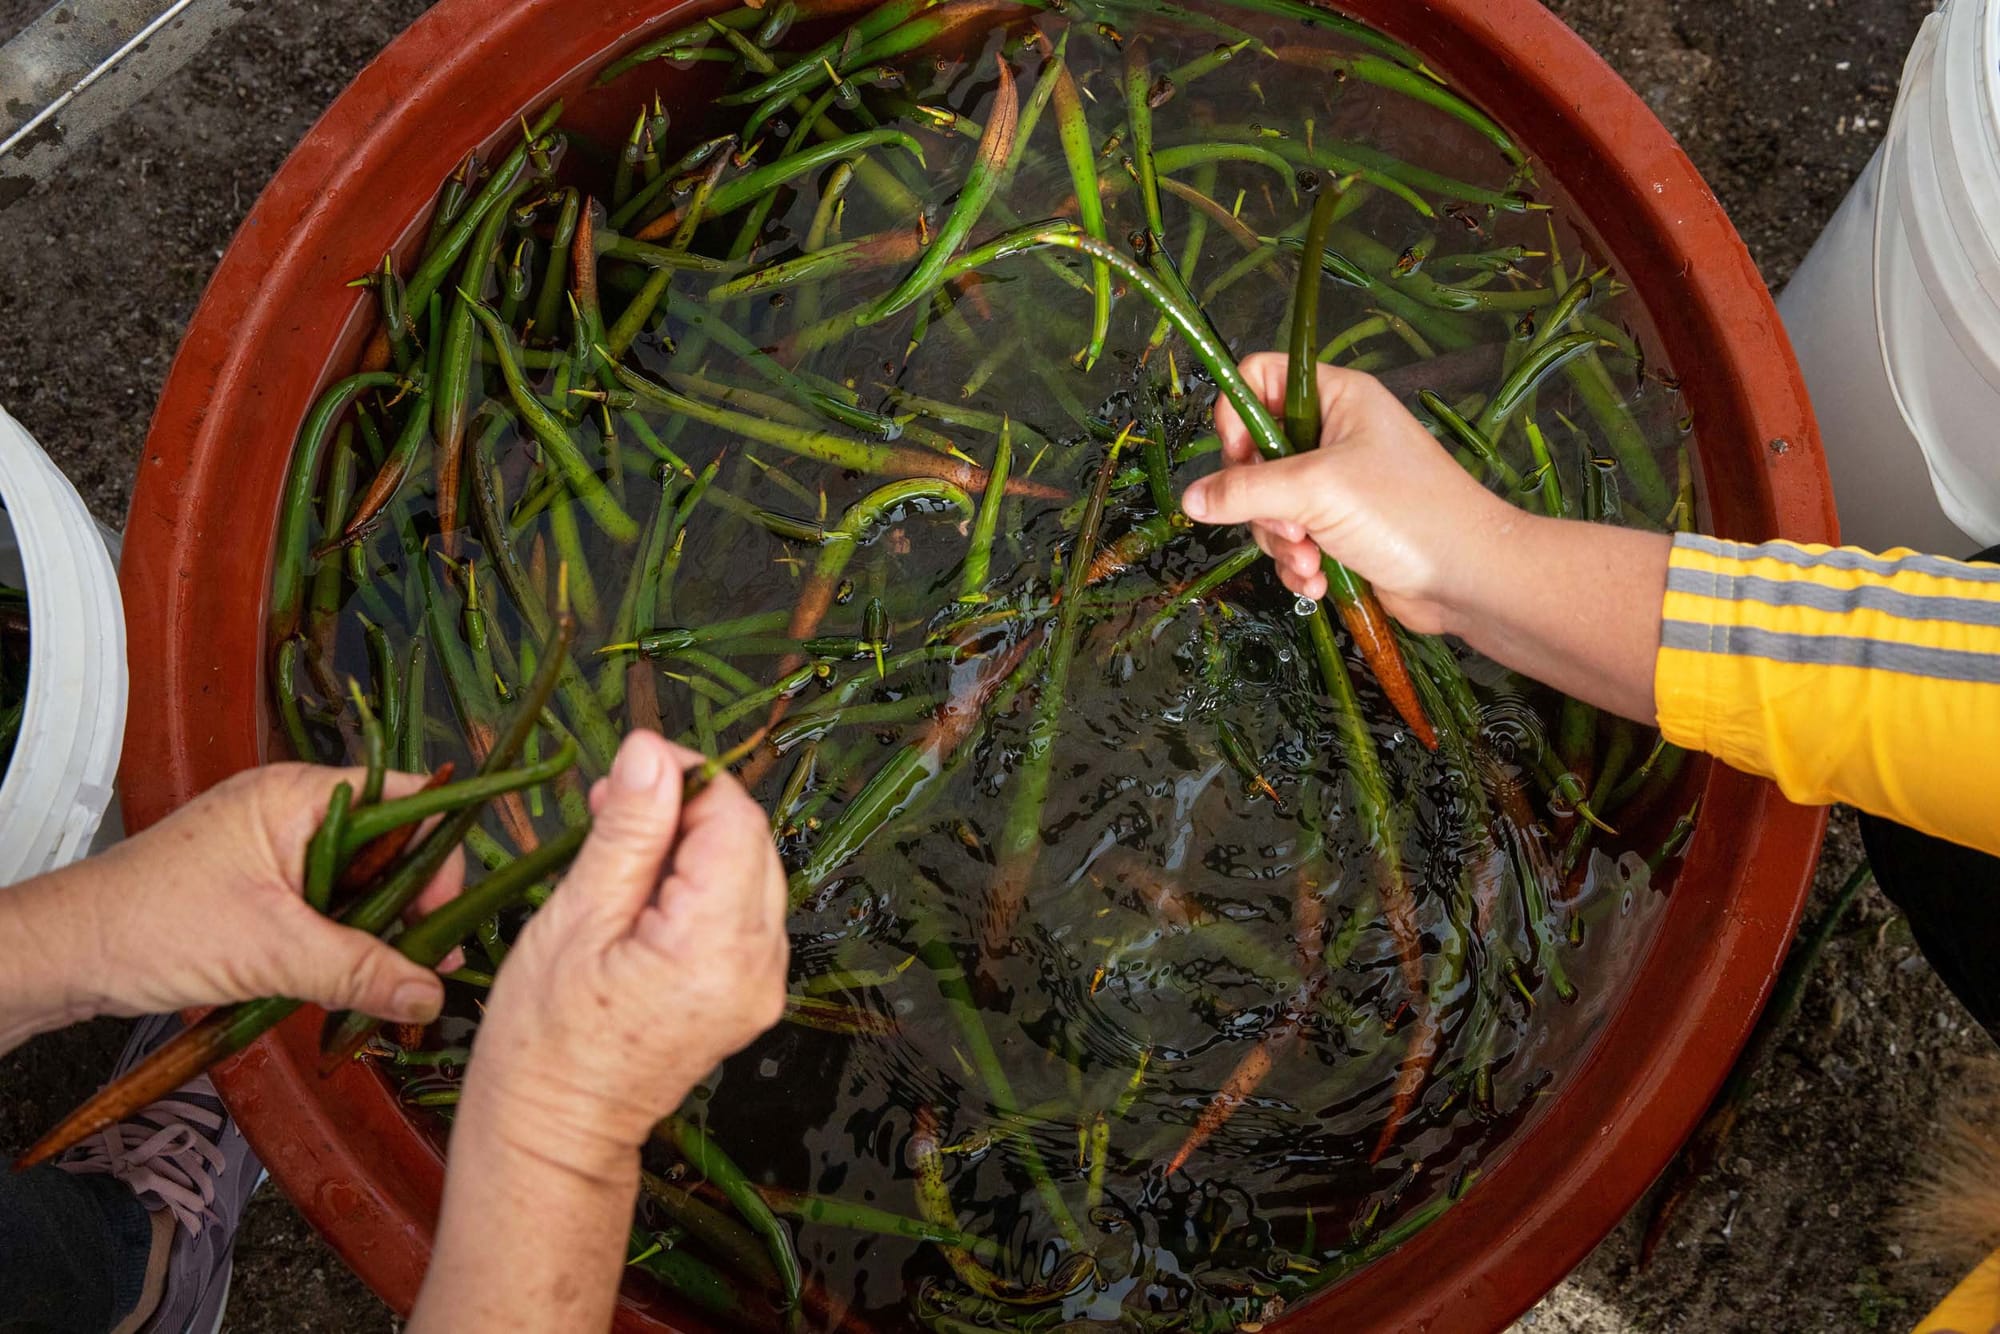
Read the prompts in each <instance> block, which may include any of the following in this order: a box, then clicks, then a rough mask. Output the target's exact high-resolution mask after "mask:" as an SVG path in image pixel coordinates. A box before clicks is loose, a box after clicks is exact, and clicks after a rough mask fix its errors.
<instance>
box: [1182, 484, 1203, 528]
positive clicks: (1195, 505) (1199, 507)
mask: <svg viewBox="0 0 2000 1334" xmlns="http://www.w3.org/2000/svg"><path fill="white" fill-rule="evenodd" d="M1181 508H1182V509H1184V510H1186V511H1187V516H1188V517H1189V518H1190V519H1200V518H1204V517H1206V516H1207V514H1208V488H1207V487H1205V486H1203V485H1202V484H1201V483H1199V482H1194V483H1191V484H1190V485H1189V486H1188V489H1187V490H1186V492H1184V493H1183V494H1182V496H1181Z"/></svg>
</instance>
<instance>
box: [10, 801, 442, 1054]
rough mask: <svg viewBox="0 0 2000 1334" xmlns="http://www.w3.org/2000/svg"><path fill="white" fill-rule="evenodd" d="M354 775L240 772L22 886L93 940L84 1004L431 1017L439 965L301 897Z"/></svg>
mask: <svg viewBox="0 0 2000 1334" xmlns="http://www.w3.org/2000/svg"><path fill="white" fill-rule="evenodd" d="M363 778H364V775H363V773H362V771H361V770H359V769H327V768H320V767H318V766H315V765H307V764H274V765H270V766H268V767H266V768H262V769H252V770H248V771H246V772H244V773H240V774H237V775H236V776H235V777H233V778H230V779H228V780H227V781H225V782H223V783H221V784H219V785H218V786H216V787H214V788H212V789H210V790H209V791H208V792H206V793H204V794H203V795H201V796H200V797H197V798H196V799H195V800H193V801H191V802H189V803H188V804H187V805H186V806H183V807H182V808H181V809H180V810H178V811H175V812H174V813H173V814H172V815H170V816H168V817H167V818H166V819H164V820H162V821H161V822H160V823H159V824H157V825H154V826H153V827H152V828H150V829H148V830H146V831H145V832H143V833H141V834H138V835H135V836H134V837H133V838H131V839H128V840H127V841H125V842H124V843H121V844H119V845H117V846H116V847H114V848H112V849H111V850H110V851H108V852H105V853H103V854H102V855H100V856H97V857H93V858H91V859H90V860H89V861H86V862H80V863H78V864H77V865H75V866H73V867H70V868H68V869H66V870H63V871H60V872H57V873H56V874H55V875H53V876H48V877H44V881H45V882H47V883H46V884H45V885H37V884H35V883H34V882H31V883H30V884H29V885H27V886H23V888H24V889H30V890H40V889H45V890H47V891H49V892H51V894H52V895H53V900H52V901H53V902H55V903H57V904H59V905H60V906H61V907H62V908H63V909H64V912H63V914H62V915H63V916H64V917H65V918H67V919H69V924H70V925H71V926H72V927H80V928H82V929H83V930H85V931H87V933H88V935H87V937H86V938H88V939H91V940H93V941H94V950H95V955H96V966H94V967H93V968H91V969H90V974H91V975H90V977H89V979H88V982H89V985H90V986H91V987H93V988H95V990H96V995H95V997H94V999H93V1003H92V1004H91V1005H90V1006H89V1007H88V1008H90V1009H92V1010H95V1011H96V1012H98V1013H110V1014H154V1013H159V1012H161V1011H165V1010H177V1009H183V1008H186V1007H189V1006H195V1005H213V1004H219V1003H222V1002H226V1001H239V1000H254V999H256V998H258V997H261V996H290V997H294V998H296V999H299V1000H307V1001H313V1002H315V1003H317V1004H320V1005H324V1006H326V1007H328V1008H330V1009H357V1010H361V1011H363V1012H365V1013H367V1014H370V1015H373V1016H375V1017H377V1018H381V1019H388V1020H392V1021H395V1022H399V1023H427V1022H429V1021H430V1020H432V1019H434V1018H436V1017H437V1013H438V1010H439V1008H440V1007H441V1006H442V1005H443V1003H444V987H443V984H442V983H440V982H439V981H438V978H437V976H436V974H434V973H432V972H431V971H430V970H428V969H425V968H422V967H419V966H418V965H416V964H414V963H411V962H410V961H409V960H407V959H405V958H403V956H402V955H400V954H398V953H396V951H395V950H393V949H391V948H389V947H388V946H387V945H385V944H383V943H382V942H381V941H379V940H377V939H375V938H374V937H373V936H370V935H367V934H365V933H363V932H360V931H355V930H352V929H351V928H348V927H344V926H341V925H339V924H338V923H336V922H334V921H332V920H331V919H329V918H327V917H324V916H322V915H320V914H319V913H318V912H316V911H314V910H313V909H312V908H310V907H308V906H307V904H306V902H305V900H304V898H302V897H301V894H302V892H303V885H304V878H305V849H306V843H307V842H308V841H309V840H310V839H311V838H312V835H313V831H314V830H316V829H318V828H319V824H320V821H321V819H322V818H324V816H325V814H326V806H327V800H328V798H329V797H331V796H332V794H333V789H334V787H335V785H336V784H338V783H340V782H342V781H343V780H344V781H346V782H349V783H352V784H353V785H354V787H355V790H356V791H359V790H360V788H361V785H362V781H363ZM423 781H424V780H423V779H422V778H421V777H418V776H416V775H411V774H391V775H389V776H388V778H387V780H386V782H385V783H384V794H385V795H386V796H389V797H400V796H405V795H408V794H409V793H411V792H414V791H416V790H417V789H418V788H419V787H421V786H422V785H423ZM463 874H464V860H463V858H462V857H461V856H460V855H459V854H456V853H454V854H453V856H452V859H451V860H450V861H449V862H447V863H446V864H445V867H444V869H443V870H442V871H440V872H439V874H438V877H437V879H436V880H434V881H433V882H432V883H431V884H430V886H429V887H428V888H427V889H426V890H425V892H424V894H423V896H422V897H421V898H419V899H418V901H417V904H416V906H415V908H413V910H412V913H413V915H418V914H421V913H424V912H428V911H430V910H431V909H432V908H434V907H436V906H437V905H438V904H440V903H442V902H444V901H445V900H447V899H449V898H451V897H452V896H453V895H455V894H457V893H458V890H459V886H460V884H461V882H462V880H463ZM447 962H449V961H447Z"/></svg>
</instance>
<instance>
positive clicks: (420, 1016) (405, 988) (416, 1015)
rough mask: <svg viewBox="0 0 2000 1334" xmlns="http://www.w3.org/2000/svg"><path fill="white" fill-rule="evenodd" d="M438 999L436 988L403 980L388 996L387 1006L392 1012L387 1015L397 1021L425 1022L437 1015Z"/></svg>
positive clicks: (408, 1022) (406, 1022)
mask: <svg viewBox="0 0 2000 1334" xmlns="http://www.w3.org/2000/svg"><path fill="white" fill-rule="evenodd" d="M438 1001H439V995H438V991H437V989H436V988H434V987H431V986H428V985H426V984H425V983H422V982H405V983H403V985H401V986H399V987H397V988H396V994H395V995H393V996H391V997H390V998H389V1008H390V1009H391V1010H392V1011H394V1013H393V1014H391V1015H389V1016H388V1017H389V1018H391V1019H394V1020H395V1021H396V1022H398V1023H404V1024H427V1023H429V1022H430V1021H431V1020H433V1019H435V1018H437V1016H438Z"/></svg>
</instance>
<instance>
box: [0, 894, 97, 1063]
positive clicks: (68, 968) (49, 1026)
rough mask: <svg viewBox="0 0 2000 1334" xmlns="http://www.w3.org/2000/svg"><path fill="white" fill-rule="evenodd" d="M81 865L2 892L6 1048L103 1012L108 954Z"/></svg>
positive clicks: (0, 958) (0, 1032) (2, 1040)
mask: <svg viewBox="0 0 2000 1334" xmlns="http://www.w3.org/2000/svg"><path fill="white" fill-rule="evenodd" d="M86 876H87V872H85V871H84V869H83V867H81V866H79V867H77V868H73V869H71V870H67V871H58V872H55V873H53V874H50V875H44V876H37V877H36V878H35V879H33V880H26V881H23V882H22V883H20V884H18V885H14V886H11V887H10V888H7V889H0V1053H4V1052H8V1051H12V1050H13V1049H14V1048H15V1047H18V1046H20V1045H21V1044H22V1043H23V1042H26V1041H27V1040H28V1039H29V1038H31V1037H34V1036H35V1035H36V1034H38V1033H47V1032H49V1031H51V1030H53V1029H57V1028H61V1027H63V1026H65V1025H67V1024H73V1023H77V1022H80V1021H81V1020H84V1019H88V1018H90V1017H91V1016H92V1015H94V1014H97V1013H99V1012H100V1011H101V1008H102V1004H101V992H100V984H101V982H102V981H103V978H102V973H103V972H104V970H105V968H106V966H107V965H106V963H105V959H106V958H107V953H106V951H105V949H104V942H103V940H102V938H101V937H102V923H101V921H100V914H99V913H98V912H97V903H96V898H95V896H94V895H93V894H91V893H90V892H89V884H88V881H87V879H86Z"/></svg>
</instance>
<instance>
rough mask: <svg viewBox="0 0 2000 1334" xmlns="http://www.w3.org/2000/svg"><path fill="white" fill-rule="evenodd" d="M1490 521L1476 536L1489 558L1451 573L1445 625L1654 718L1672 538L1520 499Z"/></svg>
mask: <svg viewBox="0 0 2000 1334" xmlns="http://www.w3.org/2000/svg"><path fill="white" fill-rule="evenodd" d="M1490 521H1491V523H1492V524H1493V531H1492V532H1491V533H1486V534H1481V535H1480V540H1479V541H1478V542H1477V544H1476V546H1477V549H1479V550H1481V551H1482V552H1484V553H1486V556H1485V557H1483V558H1482V559H1479V560H1476V561H1467V562H1464V563H1463V565H1462V567H1461V568H1459V569H1456V570H1453V571H1451V572H1450V575H1449V583H1450V586H1449V587H1448V589H1447V590H1446V592H1445V594H1444V596H1443V597H1441V598H1440V599H1439V601H1440V603H1441V605H1442V607H1443V609H1444V615H1445V621H1446V629H1447V630H1448V631H1449V632H1450V633H1452V634H1455V635H1457V636H1459V637H1460V638H1461V639H1464V640H1465V641H1466V642H1467V643H1469V644H1471V645H1472V646H1473V647H1474V648H1476V649H1478V650H1479V651H1480V652H1481V653H1484V654H1485V655H1486V656H1487V657H1489V658H1492V659H1493V660H1494V661H1496V662H1499V663H1501V664H1503V665H1504V666H1507V667H1511V668H1513V669H1514V670H1515V671H1518V672H1521V673H1523V674H1525V675H1528V676H1531V677H1533V678H1534V679H1536V680H1537V681H1541V682H1543V683H1544V684H1546V685H1549V686H1552V687H1554V688H1555V689H1557V690H1560V691H1562V692H1563V693H1564V694H1567V695H1573V696H1575V697H1576V698H1578V699H1581V700H1583V701H1585V702H1587V703H1590V704H1595V705H1597V706H1599V707H1600V708H1604V709H1608V710H1610V711H1611V712H1613V713H1617V714H1620V715H1622V716H1624V717H1627V718H1632V719H1636V720H1637V721H1639V722H1643V723H1648V724H1650V723H1652V722H1653V720H1654V716H1655V713H1654V707H1655V706H1654V702H1653V677H1654V664H1655V661H1656V660H1657V658H1658V656H1659V651H1660V607H1661V600H1662V598H1663V597H1664V595H1665V592H1666V583H1667V558H1668V555H1669V553H1670V551H1671V549H1672V543H1671V541H1670V539H1668V538H1666V537H1664V536H1661V535H1658V534H1653V533H1642V532H1637V531H1634V530H1632V529H1627V528H1613V527H1609V526H1606V525H1603V524H1589V523H1576V522H1569V521H1563V520H1556V519H1542V518H1537V517H1535V516H1533V515H1530V514H1527V513H1524V512H1523V511H1521V510H1517V509H1514V508H1513V507H1511V506H1509V507H1507V508H1506V509H1505V511H1504V513H1496V514H1495V515H1494V516H1493V517H1492V519H1491V520H1490Z"/></svg>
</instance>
